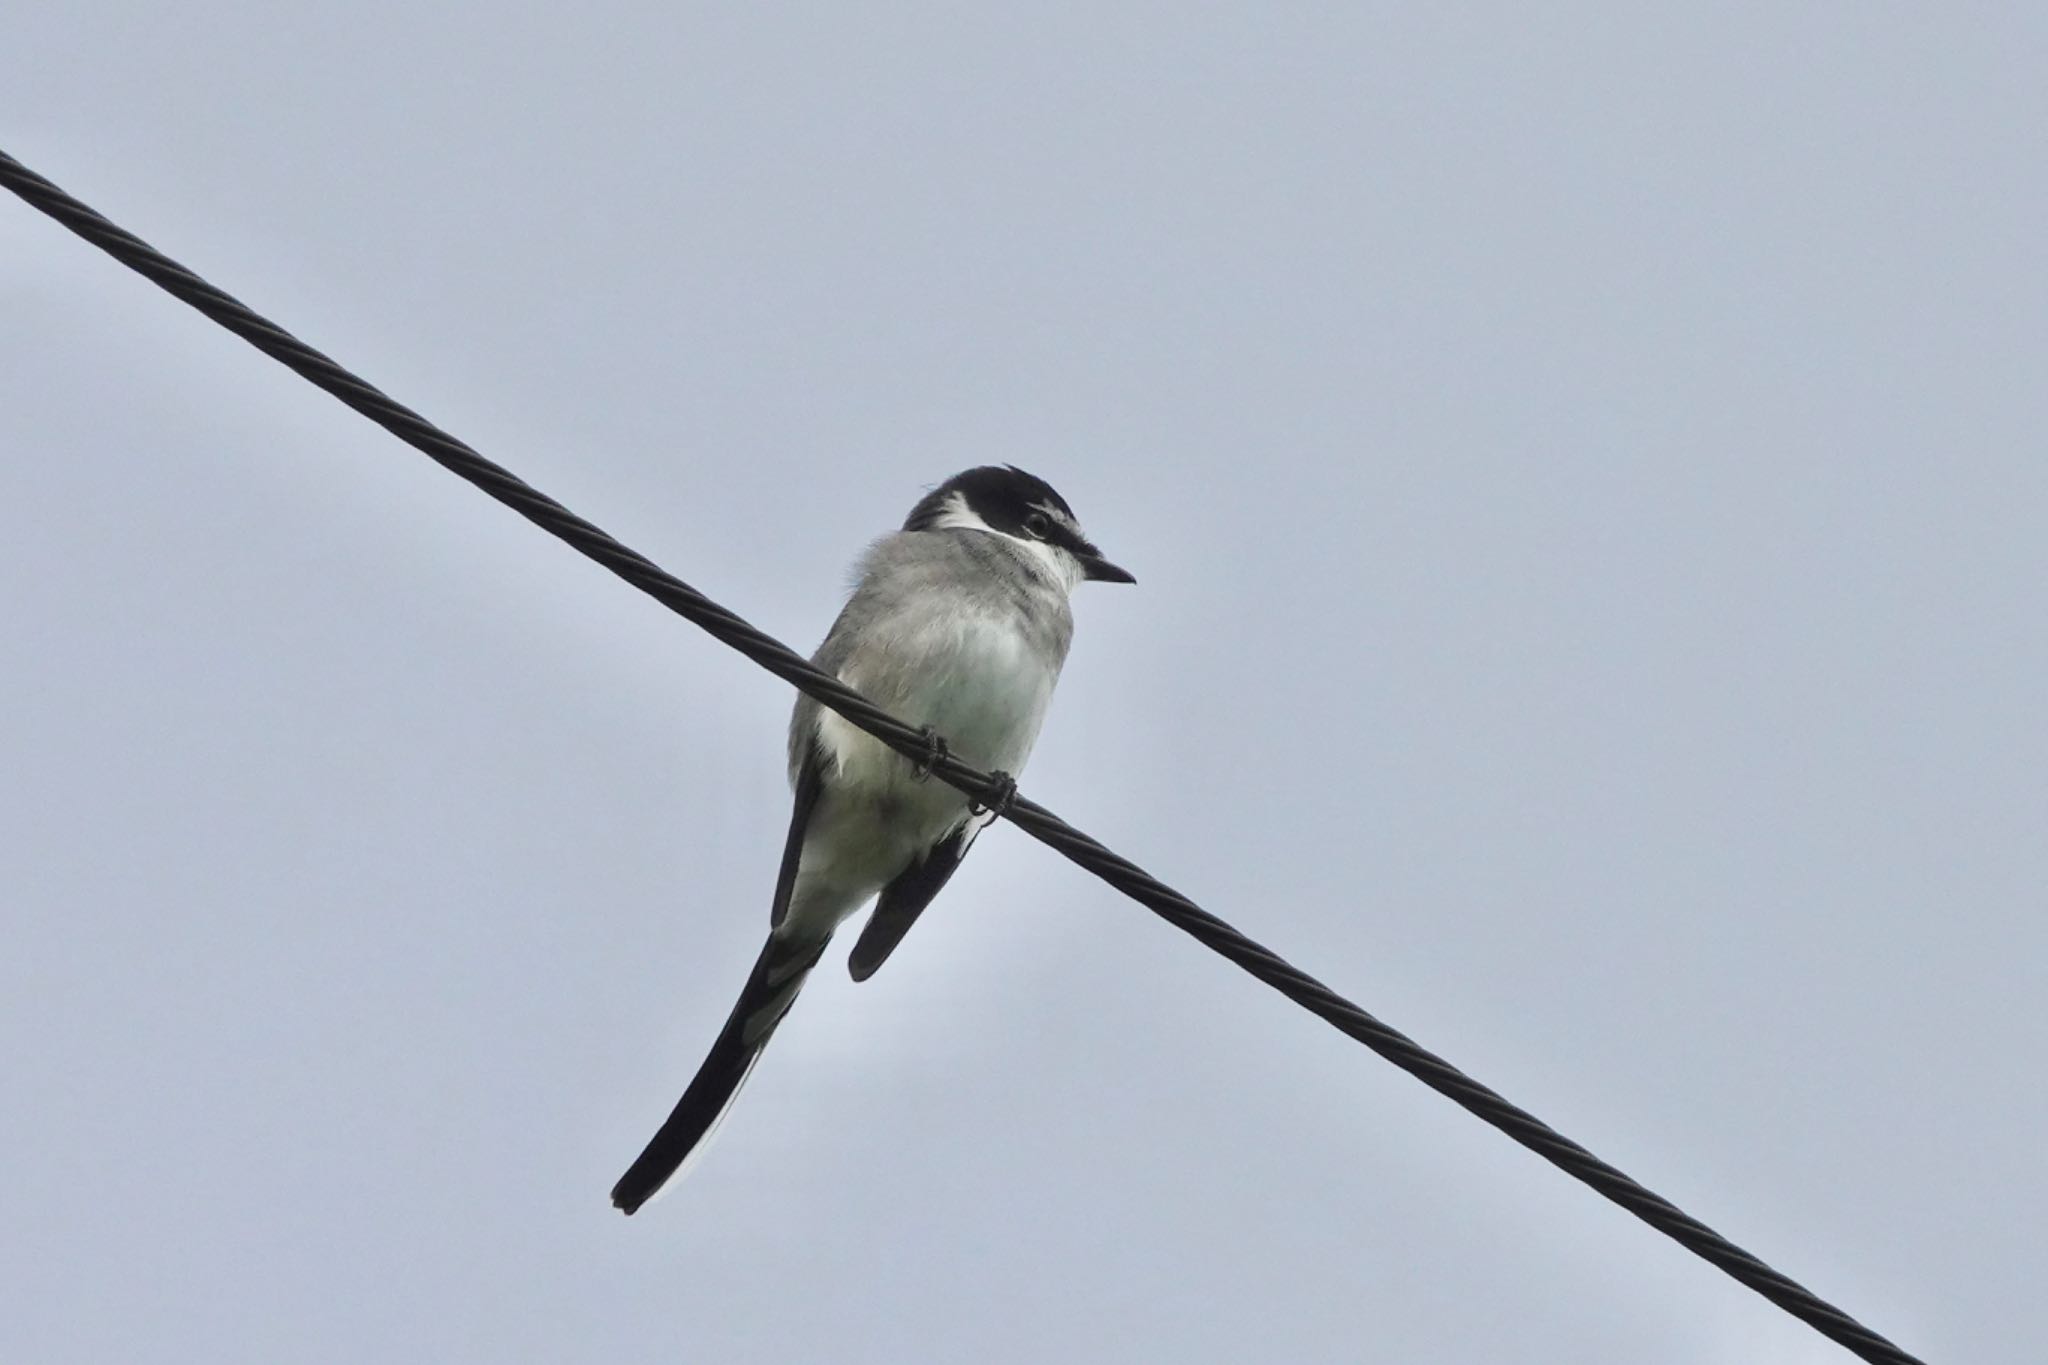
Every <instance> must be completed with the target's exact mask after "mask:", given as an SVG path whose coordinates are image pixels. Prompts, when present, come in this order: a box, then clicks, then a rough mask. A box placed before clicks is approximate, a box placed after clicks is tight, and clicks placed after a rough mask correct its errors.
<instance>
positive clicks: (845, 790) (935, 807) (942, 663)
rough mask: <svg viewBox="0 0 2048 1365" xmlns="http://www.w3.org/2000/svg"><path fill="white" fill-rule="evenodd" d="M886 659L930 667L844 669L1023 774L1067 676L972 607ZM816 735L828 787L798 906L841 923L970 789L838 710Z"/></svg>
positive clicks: (968, 752)
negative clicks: (920, 774) (875, 672)
mask: <svg viewBox="0 0 2048 1365" xmlns="http://www.w3.org/2000/svg"><path fill="white" fill-rule="evenodd" d="M932 637H935V638H932ZM888 657H890V658H915V659H918V660H920V661H921V666H920V667H919V668H918V670H917V671H916V672H915V673H914V674H895V675H886V674H885V675H883V676H880V677H875V678H863V677H861V676H859V674H858V672H857V671H855V670H848V671H847V672H846V673H844V674H843V675H842V676H843V677H844V679H845V681H846V682H847V683H849V684H850V685H852V686H853V687H856V688H859V689H860V690H861V691H862V692H863V693H865V694H866V695H868V696H869V697H870V698H872V699H873V700H874V701H875V702H876V703H877V704H878V705H881V706H883V707H886V708H887V709H888V710H889V711H891V712H892V713H893V714H895V715H896V716H897V717H898V718H900V719H901V720H903V721H905V722H906V723H908V724H911V725H924V726H929V727H931V728H932V729H933V730H934V731H936V732H937V733H938V734H939V735H940V736H942V737H943V738H944V739H945V741H946V744H947V748H948V751H949V752H950V753H951V754H952V755H953V756H954V757H955V758H958V759H959V760H960V761H961V762H963V763H971V764H973V765H974V766H975V767H978V768H981V769H984V770H999V771H1002V772H1006V773H1009V774H1010V775H1011V776H1013V777H1014V776H1016V775H1017V773H1018V772H1019V771H1020V770H1021V769H1022V768H1023V766H1024V761H1025V759H1026V758H1028V757H1029V756H1030V753H1031V747H1032V745H1033V743H1035V742H1036V740H1037V738H1038V730H1039V726H1040V724H1041V723H1042V722H1043V721H1044V719H1045V711H1046V707H1047V705H1048V704H1049V703H1050V702H1051V700H1052V689H1053V684H1054V682H1055V681H1057V679H1058V670H1057V668H1056V667H1051V666H1048V664H1047V663H1046V661H1045V660H1043V659H1042V658H1041V657H1040V656H1039V655H1038V654H1036V653H1035V652H1034V651H1033V650H1032V649H1031V647H1030V645H1029V643H1028V641H1027V640H1026V639H1025V638H1024V637H1022V636H1021V635H1019V634H1018V633H1017V632H1016V631H1015V630H1013V629H1010V628H1007V627H1005V626H1003V625H1001V624H1000V623H997V622H993V621H990V620H987V619H985V618H978V617H969V618H966V619H964V620H956V621H952V622H947V623H945V624H944V625H943V626H938V625H935V626H933V627H931V628H929V637H928V638H926V639H923V640H916V641H905V642H903V643H902V645H901V647H900V648H899V649H892V650H891V651H889V653H888ZM818 738H819V741H820V744H821V746H822V747H823V749H824V751H825V757H826V770H825V774H824V787H825V789H824V792H823V793H822V795H821V798H820V801H819V809H818V811H817V815H816V817H815V818H814V820H813V822H812V828H811V830H810V833H809V836H808V837H807V838H806V840H805V851H804V855H803V859H802V863H801V869H800V872H799V878H798V887H797V894H796V895H795V896H794V897H793V898H792V905H791V910H792V915H793V917H794V918H798V919H801V920H804V921H809V922H811V923H813V924H816V923H819V922H820V921H829V922H830V923H832V924H836V923H837V922H838V921H839V920H841V919H843V918H845V917H846V916H847V915H850V914H852V913H853V912H854V911H855V910H857V909H859V908H860V906H861V905H863V904H865V903H866V902H867V900H868V898H869V897H871V896H873V895H874V894H875V893H876V892H878V891H880V890H881V888H882V887H883V886H885V885H886V884H888V883H889V882H890V881H891V880H893V879H894V878H895V877H896V875H897V874H898V873H900V872H901V871H902V870H903V869H904V868H905V867H907V866H909V863H910V860H911V859H912V858H913V857H916V856H918V855H919V854H921V853H922V852H923V851H924V850H925V849H927V848H929V847H930V846H931V845H932V844H933V843H934V842H935V841H936V840H937V839H938V838H939V837H940V836H941V835H943V834H944V833H945V832H946V831H947V830H949V829H951V828H952V827H953V826H954V825H956V824H958V823H959V822H960V820H961V818H962V817H963V816H964V815H965V813H966V808H967V798H966V797H965V796H963V795H961V794H960V793H959V792H958V791H955V790H954V789H953V788H951V787H949V786H947V785H946V784H945V783H943V782H941V781H939V780H937V779H936V778H930V779H926V780H924V781H919V780H918V778H917V776H916V770H915V766H914V765H913V764H912V763H911V762H910V761H909V760H907V759H905V758H903V757H902V756H900V755H899V754H897V753H896V752H895V751H894V750H893V749H890V748H889V747H888V746H887V745H885V744H883V743H882V742H881V741H880V740H877V739H875V738H874V737H873V736H871V735H869V734H867V733H866V732H864V731H862V730H859V729H857V728H855V727H854V726H853V725H851V724H850V723H848V722H847V721H846V720H845V719H844V718H842V717H841V716H839V715H838V714H837V713H836V712H832V711H826V712H823V713H822V714H821V715H820V717H819V721H818ZM791 927H792V928H795V927H796V926H794V925H792V926H791Z"/></svg>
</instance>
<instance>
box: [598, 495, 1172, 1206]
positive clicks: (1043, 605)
mask: <svg viewBox="0 0 2048 1365" xmlns="http://www.w3.org/2000/svg"><path fill="white" fill-rule="evenodd" d="M1090 581H1093V582H1100V583H1135V582H1136V581H1137V579H1136V578H1135V577H1133V576H1132V575H1131V574H1130V573H1129V572H1128V571H1127V570H1124V569H1121V568H1119V567H1117V566H1116V565H1115V564H1113V563H1111V562H1110V561H1109V560H1107V559H1105V558H1104V557H1103V555H1102V552H1101V551H1100V550H1098V549H1097V548H1096V546H1095V543H1094V542H1093V541H1091V540H1089V539H1088V537H1087V536H1086V535H1085V534H1083V532H1082V530H1081V525H1080V523H1079V522H1078V521H1077V520H1075V517H1074V512H1073V509H1072V508H1071V507H1069V506H1068V505H1067V501H1066V499H1065V498H1062V497H1061V496H1060V495H1059V494H1058V493H1057V492H1055V491H1054V490H1053V487H1052V485H1051V484H1048V483H1047V482H1045V480H1043V479H1041V478H1038V477H1037V476H1035V475H1032V474H1028V473H1026V472H1025V471H1024V470H1022V469H1019V468H1017V467H1016V466H1015V465H983V466H980V467H978V468H974V469H968V470H964V471H962V472H961V473H958V474H955V475H954V476H953V477H952V478H950V479H947V480H946V481H945V482H944V483H941V484H939V485H938V486H937V487H936V488H933V489H932V490H931V491H930V492H929V493H927V494H926V495H925V496H924V497H922V498H920V499H919V500H918V502H917V505H916V506H914V507H913V508H911V510H910V515H909V516H908V517H907V518H905V520H904V522H903V528H902V529H901V530H900V531H896V532H894V533H892V534H889V535H885V536H883V537H882V538H881V539H879V540H877V541H875V542H874V543H873V544H872V545H871V546H869V547H868V550H867V552H866V554H865V555H864V556H863V557H862V559H861V560H860V562H859V564H858V567H857V570H856V577H855V583H854V588H853V592H852V594H851V596H850V597H849V598H848V599H847V602H846V606H845V608H844V609H843V610H842V611H841V612H840V613H839V617H838V619H837V620H836V621H834V622H833V625H832V628H831V630H830V631H828V632H827V633H826V636H825V641H824V643H823V644H822V645H820V646H819V647H818V651H817V653H816V654H814V655H813V656H812V658H811V662H812V663H813V664H815V665H816V666H817V667H818V668H819V669H821V670H823V671H824V672H826V673H829V674H831V675H832V676H833V677H836V678H838V679H839V680H840V681H841V682H843V683H845V684H847V685H848V686H850V687H852V688H853V689H855V690H856V691H858V692H860V693H861V694H862V695H863V696H865V697H867V698H868V699H869V700H870V701H872V702H874V703H875V704H876V705H878V706H880V707H882V708H883V709H884V710H886V711H888V712H889V713H890V714H892V715H894V716H895V717H897V718H898V719H899V720H902V721H904V722H905V723H906V724H908V725H911V726H915V727H918V728H919V729H921V730H922V731H923V732H924V734H925V736H926V738H927V740H928V742H929V744H930V748H931V756H930V757H929V758H928V759H927V760H926V761H925V762H922V763H920V762H918V761H915V760H912V759H909V758H905V757H904V756H903V755H901V754H899V753H897V752H896V751H895V750H893V749H891V748H889V747H888V746H887V745H885V744H883V743H882V742H881V741H880V740H878V739H876V738H874V737H873V736H871V735H869V734H868V733H867V732H865V731H863V730H860V729H857V728H856V727H855V726H854V725H852V724H851V723H850V722H848V721H847V720H845V719H844V718H842V717H841V716H840V715H838V713H836V712H834V711H831V710H829V709H827V708H825V707H823V706H821V705H820V704H819V703H818V702H816V701H814V700H812V699H811V698H810V697H808V696H800V697H799V698H798V699H797V703H796V709H795V712H794V713H793V714H792V716H791V717H790V725H789V780H790V786H791V788H792V790H793V792H794V795H795V800H794V802H793V805H792V809H791V812H790V817H789V833H788V836H787V838H786V839H785V841H784V844H783V851H782V864H781V868H780V870H779V872H778V874H777V876H776V879H775V889H774V893H773V895H772V897H771V898H770V902H769V917H768V918H769V930H768V940H767V943H766V945H765V946H764V947H763V948H762V949H761V955H760V957H759V958H758V959H756V961H755V963H754V967H753V970H752V971H751V972H750V973H749V974H748V976H747V982H746V985H745V987H744V988H743V989H742V990H741V991H740V997H739V1001H738V1003H737V1004H735V1005H734V1006H733V1009H732V1014H731V1015H730V1017H728V1018H727V1019H726V1021H725V1026H724V1027H723V1028H722V1029H721V1030H720V1031H719V1034H718V1037H717V1039H716V1040H715V1041H714V1042H713V1043H712V1045H711V1050H710V1052H709V1053H708V1054H707V1055H706V1056H705V1058H704V1061H703V1062H702V1064H701V1065H700V1066H699V1067H698V1069H697V1073H696V1075H695V1077H694V1078H692V1080H691V1081H690V1083H689V1085H688V1087H686V1088H685V1089H684V1091H683V1095H682V1098H681V1099H680V1100H678V1101H677V1102H676V1105H675V1108H674V1110H673V1111H672V1112H671V1113H670V1114H669V1116H668V1119H667V1120H666V1121H665V1122H664V1123H663V1124H662V1125H661V1128H660V1130H659V1131H657V1132H656V1133H655V1135H654V1137H653V1139H652V1140H651V1141H649V1142H648V1144H647V1146H646V1149H645V1150H643V1151H642V1152H641V1153H640V1155H639V1157H638V1158H637V1159H635V1160H634V1162H633V1164H632V1165H631V1166H630V1167H629V1168H628V1169H627V1171H626V1173H625V1174H624V1175H623V1176H621V1177H620V1178H619V1182H618V1184H617V1185H615V1186H614V1187H613V1188H612V1195H611V1198H612V1204H613V1205H614V1206H615V1207H616V1208H618V1209H620V1210H621V1211H623V1212H624V1213H627V1214H632V1213H634V1212H636V1211H637V1210H638V1209H639V1208H640V1207H641V1206H642V1205H644V1204H645V1203H646V1202H647V1201H648V1200H649V1199H651V1198H653V1197H654V1196H655V1195H656V1194H657V1193H659V1192H660V1191H661V1190H662V1188H663V1187H664V1186H666V1185H667V1184H668V1183H669V1182H670V1181H671V1180H673V1179H674V1178H675V1177H677V1176H678V1175H680V1174H681V1173H682V1172H683V1171H684V1170H685V1169H686V1168H687V1167H688V1166H689V1165H690V1164H692V1163H693V1161H694V1159H695V1158H696V1157H698V1156H700V1155H701V1154H702V1153H703V1151H704V1147H705V1144H706V1143H707V1141H708V1140H709V1139H710V1137H711V1135H712V1134H713V1132H714V1131H715V1130H716V1129H717V1127H718V1125H719V1123H720V1122H721V1121H722V1120H723V1119H724V1118H725V1116H726V1114H727V1113H728V1112H729V1111H730V1109H731V1107H732V1103H733V1101H734V1099H735V1098H737V1096H738V1094H739V1091H740V1087H741V1086H742V1085H743V1084H744V1083H745V1082H746V1079H747V1077H748V1075H749V1074H750V1073H751V1072H752V1071H753V1069H754V1065H755V1063H756V1062H758V1061H759V1060H760V1058H761V1053H762V1051H763V1049H765V1048H766V1047H767V1045H768V1040H769V1038H770V1037H771V1036H772V1035H773V1034H774V1032H775V1030H776V1028H777V1026H778V1025H780V1024H781V1022H782V1020H783V1017H784V1016H785V1015H786V1014H788V1012H789V1008H790V1006H791V1005H792V1004H793V1003H794V1002H795V1000H796V996H797V992H798V991H799V990H801V989H802V987H803V984H804V981H805V979H806V978H807V977H808V976H809V975H810V973H811V971H812V969H813V968H814V967H816V966H817V965H818V961H819V959H820V958H821V957H822V956H823V955H824V952H825V948H826V945H827V944H828V943H829V942H830V941H831V939H832V936H833V934H834V933H835V932H836V931H837V930H838V928H839V926H840V925H841V924H843V923H845V921H846V920H847V919H849V918H850V917H852V916H853V915H854V914H856V913H857V912H858V911H859V910H860V909H861V907H863V906H864V905H866V904H867V903H868V902H869V901H870V900H874V901H875V902H876V905H875V909H874V913H873V914H871V915H870V916H869V917H868V921H867V923H866V925H865V926H864V927H863V928H862V930H861V934H860V937H859V939H858V940H856V941H855V943H854V947H853V951H852V953H851V954H850V956H849V957H848V959H847V966H848V970H849V971H850V972H851V973H852V976H853V979H854V980H856V981H865V980H867V979H868V978H869V977H870V976H872V975H874V973H875V971H876V970H877V969H878V968H880V967H881V965H882V963H883V962H884V961H886V960H887V959H888V957H889V955H890V953H891V952H893V951H894V950H895V948H896V945H897V944H898V943H900V942H902V940H903V936H904V934H905V933H907V932H908V931H909V929H910V927H911V925H912V924H914V923H916V921H917V917H918V916H919V915H920V914H922V913H923V912H924V909H925V907H926V906H928V905H929V904H931V901H932V898H933V897H934V896H936V895H937V894H938V893H939V890H940V888H942V887H944V886H945V884H946V881H947V879H948V878H950V877H951V876H952V875H953V873H954V871H955V870H956V869H957V868H958V867H959V866H960V861H961V859H963V858H965V857H966V856H967V850H968V848H969V847H970V846H971V845H972V844H973V843H974V840H975V836H976V835H978V834H979V833H980V832H981V831H982V829H984V828H985V827H986V826H987V825H988V824H989V823H991V822H992V821H994V820H995V819H996V818H997V815H998V814H999V812H998V811H995V810H990V809H987V808H984V807H981V806H977V805H975V804H973V803H971V802H970V800H969V798H968V797H967V796H965V795H964V794H963V793H961V792H959V791H957V790H955V789H954V788H952V787H950V786H947V785H946V784H945V783H943V782H936V781H931V780H929V778H930V768H931V764H932V763H933V762H936V761H937V756H938V755H939V754H942V753H943V754H949V755H951V756H952V757H954V758H956V759H958V760H960V761H961V762H963V763H967V764H970V765H972V766H974V767H977V768H980V769H982V770H984V771H987V772H990V773H992V774H994V775H995V776H996V778H997V783H998V788H999V789H1007V790H1010V791H1014V790H1015V778H1016V775H1017V774H1018V773H1019V772H1021V771H1022V770H1023V767H1024V761H1025V759H1026V758H1028V757H1029V756H1030V754H1031V749H1032V745H1033V744H1034V743H1035V742H1036V741H1037V739H1038V731H1039V727H1040V726H1041V725H1042V724H1043V722H1044V720H1045V713H1046V708H1047V706H1048V705H1049V704H1050V703H1051V700H1052V692H1053V685H1054V684H1055V683H1056V682H1057V681H1058V679H1059V674H1060V667H1061V665H1062V664H1064V663H1065V661H1066V657H1067V648H1068V645H1069V644H1070V643H1071V641H1072V638H1073V630H1074V618H1073V612H1072V609H1071V607H1070V605H1069V598H1070V597H1071V596H1072V594H1073V592H1074V589H1075V588H1077V587H1078V586H1080V585H1081V584H1082V583H1084V582H1090ZM999 804H1000V803H999Z"/></svg>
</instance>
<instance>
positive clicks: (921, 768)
mask: <svg viewBox="0 0 2048 1365" xmlns="http://www.w3.org/2000/svg"><path fill="white" fill-rule="evenodd" d="M917 732H918V733H919V734H920V735H922V736H924V757H923V758H921V759H919V760H918V763H917V766H916V767H915V768H913V769H911V772H910V776H911V778H912V779H913V780H914V781H918V782H923V781H924V780H926V779H927V778H929V777H930V776H931V775H932V769H934V768H936V767H938V766H939V764H940V763H941V762H942V761H943V760H945V759H947V758H949V757H951V754H950V753H948V752H947V749H946V737H945V736H944V735H942V734H940V733H939V732H938V731H937V730H934V729H932V727H931V726H929V725H920V726H919V727H918V729H917Z"/></svg>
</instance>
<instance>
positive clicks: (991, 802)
mask: <svg viewBox="0 0 2048 1365" xmlns="http://www.w3.org/2000/svg"><path fill="white" fill-rule="evenodd" d="M988 776H989V781H990V782H991V783H992V784H993V790H991V791H990V792H989V795H988V800H986V801H975V802H972V803H970V804H969V805H968V807H967V809H968V812H969V813H970V814H973V815H997V816H1001V815H1008V814H1009V813H1010V803H1011V802H1012V801H1015V800H1016V799H1017V779H1016V778H1014V777H1012V776H1010V775H1009V774H1008V773H1006V772H1004V771H1003V770H1002V769H1000V768H998V769H996V770H995V771H994V772H991V773H990V774H989V775H988Z"/></svg>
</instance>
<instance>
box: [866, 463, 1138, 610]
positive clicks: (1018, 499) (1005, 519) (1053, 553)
mask: <svg viewBox="0 0 2048 1365" xmlns="http://www.w3.org/2000/svg"><path fill="white" fill-rule="evenodd" d="M903 529H904V530H906V531H939V530H951V529H964V530H970V531H987V532H990V533H991V534H994V535H999V536H1008V537H1009V538H1010V539H1011V540H1015V541H1018V542H1020V543H1021V544H1022V545H1024V546H1025V547H1027V548H1028V549H1030V550H1032V551H1034V552H1036V553H1039V554H1041V555H1043V556H1044V557H1045V558H1046V559H1047V560H1049V561H1050V562H1051V564H1052V565H1053V566H1054V568H1055V571H1056V572H1058V573H1059V574H1060V575H1061V576H1063V577H1064V578H1065V579H1066V580H1067V582H1068V583H1069V585H1072V584H1076V583H1079V582H1081V581H1082V580H1084V579H1093V580H1094V581H1096V582H1098V583H1135V582H1137V581H1138V580H1137V579H1136V578H1135V577H1133V576H1132V575H1131V574H1130V572H1129V571H1127V570H1125V569H1120V568H1118V567H1117V566H1116V565H1114V564H1112V563H1110V562H1109V561H1108V560H1107V559H1104V558H1103V557H1102V551H1100V550H1098V549H1096V548H1095V542H1093V541H1091V540H1089V539H1088V537H1087V536H1085V535H1083V534H1082V532H1081V523H1080V522H1078V521H1076V520H1074V509H1073V508H1071V507H1069V506H1067V500H1066V499H1065V498H1063V497H1061V496H1060V495H1059V494H1058V493H1057V492H1055V491H1054V490H1053V486H1052V485H1051V484H1049V483H1047V482H1046V481H1045V480H1044V479H1041V478H1039V477H1038V476H1036V475H1035V474H1027V473H1025V472H1024V471H1023V470H1021V469H1019V468H1017V466H1015V465H982V466H981V467H980V468H978V469H969V470H964V471H962V472H961V473H958V474H955V475H954V476H953V477H952V478H950V479H948V480H946V481H945V482H944V483H942V484H940V485H939V486H938V487H937V488H934V489H933V490H932V491H931V492H929V493H927V494H925V496H924V498H923V499H922V500H921V501H920V502H919V503H918V504H917V506H915V507H913V508H911V509H910V516H909V518H908V519H907V520H905V521H904V523H903Z"/></svg>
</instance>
